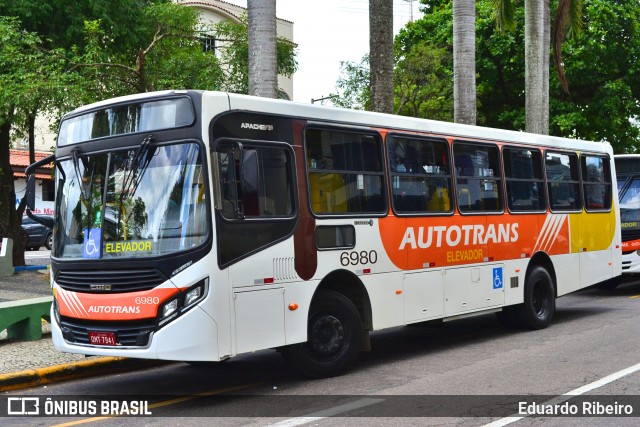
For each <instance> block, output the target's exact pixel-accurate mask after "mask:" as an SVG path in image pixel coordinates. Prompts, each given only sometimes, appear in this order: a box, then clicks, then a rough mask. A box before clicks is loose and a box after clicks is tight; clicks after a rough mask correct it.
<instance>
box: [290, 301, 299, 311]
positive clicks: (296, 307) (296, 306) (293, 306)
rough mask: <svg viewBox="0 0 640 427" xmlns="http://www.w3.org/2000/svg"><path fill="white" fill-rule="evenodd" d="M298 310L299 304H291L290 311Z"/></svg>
mask: <svg viewBox="0 0 640 427" xmlns="http://www.w3.org/2000/svg"><path fill="white" fill-rule="evenodd" d="M297 309H298V304H296V303H295V302H292V303H291V304H289V310H291V311H296V310H297Z"/></svg>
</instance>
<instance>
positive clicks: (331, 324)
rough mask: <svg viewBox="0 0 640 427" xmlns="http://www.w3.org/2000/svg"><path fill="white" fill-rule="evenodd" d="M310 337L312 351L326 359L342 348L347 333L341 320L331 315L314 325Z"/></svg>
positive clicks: (325, 316)
mask: <svg viewBox="0 0 640 427" xmlns="http://www.w3.org/2000/svg"><path fill="white" fill-rule="evenodd" d="M310 335H311V337H310V338H311V339H310V344H311V348H312V350H313V351H314V352H315V353H317V354H319V355H321V356H325V357H326V356H331V355H333V354H335V353H337V352H338V351H339V350H340V349H341V348H342V345H343V343H344V336H345V331H344V327H343V326H342V323H341V322H340V320H338V319H337V318H335V317H334V316H331V315H324V316H322V317H319V318H318V319H317V320H316V321H315V322H314V323H313V326H312V328H311V334H310Z"/></svg>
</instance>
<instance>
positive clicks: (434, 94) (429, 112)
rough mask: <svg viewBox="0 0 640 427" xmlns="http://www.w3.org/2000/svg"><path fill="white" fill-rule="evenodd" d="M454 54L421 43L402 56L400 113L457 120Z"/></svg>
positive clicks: (397, 85)
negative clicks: (452, 70)
mask: <svg viewBox="0 0 640 427" xmlns="http://www.w3.org/2000/svg"><path fill="white" fill-rule="evenodd" d="M450 63H451V54H450V53H449V52H448V51H447V50H446V49H444V48H440V47H437V46H433V45H431V44H429V43H427V42H420V43H417V44H416V45H415V46H413V47H412V48H411V49H410V50H409V51H408V52H406V53H405V54H403V55H402V56H400V57H399V58H398V59H397V61H396V68H395V75H394V81H395V107H394V110H395V112H396V114H400V115H403V116H412V117H422V118H430V119H435V120H447V121H450V120H452V119H453V115H452V112H453V85H452V81H453V75H452V72H451V68H450V67H449V64H450Z"/></svg>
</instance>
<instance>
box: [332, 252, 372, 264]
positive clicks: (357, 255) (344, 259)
mask: <svg viewBox="0 0 640 427" xmlns="http://www.w3.org/2000/svg"><path fill="white" fill-rule="evenodd" d="M376 262H378V253H377V252H376V251H369V252H367V251H360V252H358V251H351V252H342V253H341V254H340V264H342V265H343V266H345V267H346V266H348V265H358V264H375V263H376Z"/></svg>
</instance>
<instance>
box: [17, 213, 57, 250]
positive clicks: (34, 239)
mask: <svg viewBox="0 0 640 427" xmlns="http://www.w3.org/2000/svg"><path fill="white" fill-rule="evenodd" d="M40 216H43V217H48V218H51V219H53V217H50V216H47V215H40ZM22 228H23V229H24V231H26V233H27V234H28V235H29V241H28V242H27V249H35V250H36V251H37V250H38V249H40V246H44V247H46V248H47V249H49V250H51V246H52V245H53V231H52V230H51V229H50V228H48V227H45V226H44V225H42V224H40V223H39V222H35V221H34V220H32V219H31V218H29V217H28V216H23V217H22Z"/></svg>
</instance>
